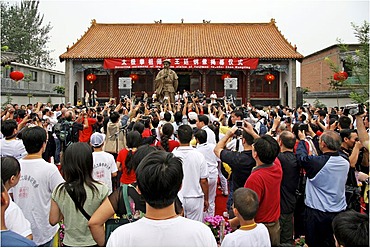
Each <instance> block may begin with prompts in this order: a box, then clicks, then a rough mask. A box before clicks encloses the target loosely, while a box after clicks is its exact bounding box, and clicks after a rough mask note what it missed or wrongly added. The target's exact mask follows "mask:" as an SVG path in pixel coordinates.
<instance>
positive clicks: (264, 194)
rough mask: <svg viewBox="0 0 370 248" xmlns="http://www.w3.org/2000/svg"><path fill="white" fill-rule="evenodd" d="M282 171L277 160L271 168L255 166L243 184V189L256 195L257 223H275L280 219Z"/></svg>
mask: <svg viewBox="0 0 370 248" xmlns="http://www.w3.org/2000/svg"><path fill="white" fill-rule="evenodd" d="M282 177H283V170H282V168H281V164H280V161H279V159H278V158H276V159H275V161H274V163H273V164H272V165H271V166H265V165H260V166H257V167H256V168H255V169H254V170H253V171H252V174H251V175H250V176H249V177H248V179H247V181H246V182H245V185H244V188H249V189H251V190H254V191H255V192H256V193H257V195H258V200H259V208H258V211H257V214H256V217H255V218H254V220H255V221H256V222H257V223H270V222H275V221H277V220H278V219H279V217H280V185H281V179H282Z"/></svg>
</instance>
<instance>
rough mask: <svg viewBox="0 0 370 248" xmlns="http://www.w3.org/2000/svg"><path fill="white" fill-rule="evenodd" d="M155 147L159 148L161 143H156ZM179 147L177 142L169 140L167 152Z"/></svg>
mask: <svg viewBox="0 0 370 248" xmlns="http://www.w3.org/2000/svg"><path fill="white" fill-rule="evenodd" d="M156 146H161V142H160V141H158V143H157V145H156ZM179 146H180V142H178V141H176V140H169V141H168V147H169V148H170V150H169V152H172V151H173V149H175V148H176V147H179Z"/></svg>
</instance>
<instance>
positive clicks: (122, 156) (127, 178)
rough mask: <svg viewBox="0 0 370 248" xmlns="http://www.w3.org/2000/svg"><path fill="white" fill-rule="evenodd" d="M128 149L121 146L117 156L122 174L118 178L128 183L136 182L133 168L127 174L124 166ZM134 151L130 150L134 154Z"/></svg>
mask: <svg viewBox="0 0 370 248" xmlns="http://www.w3.org/2000/svg"><path fill="white" fill-rule="evenodd" d="M128 152H129V150H127V149H126V148H123V149H122V150H121V151H120V152H119V153H118V156H117V162H120V163H121V171H122V175H121V178H120V182H121V183H124V184H130V183H134V182H136V174H135V170H131V171H130V173H129V174H127V168H126V163H125V162H126V158H127V155H128ZM134 153H135V152H132V154H134Z"/></svg>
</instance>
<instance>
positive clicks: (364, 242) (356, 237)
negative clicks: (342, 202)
mask: <svg viewBox="0 0 370 248" xmlns="http://www.w3.org/2000/svg"><path fill="white" fill-rule="evenodd" d="M332 227H333V233H334V238H335V246H337V247H341V246H345V247H348V246H352V247H361V246H362V247H368V245H369V216H368V215H367V214H361V213H359V212H356V211H354V210H349V211H345V212H342V213H339V214H338V215H337V216H335V218H334V220H333V222H332Z"/></svg>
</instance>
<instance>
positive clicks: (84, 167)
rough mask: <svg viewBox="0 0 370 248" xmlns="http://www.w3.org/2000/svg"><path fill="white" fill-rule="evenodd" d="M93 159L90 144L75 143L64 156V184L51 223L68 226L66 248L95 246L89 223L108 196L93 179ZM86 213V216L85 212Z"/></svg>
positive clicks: (57, 194)
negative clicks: (68, 247) (61, 222)
mask: <svg viewBox="0 0 370 248" xmlns="http://www.w3.org/2000/svg"><path fill="white" fill-rule="evenodd" d="M92 171H93V156H92V150H91V147H90V146H89V145H88V144H87V143H83V142H79V143H73V144H71V145H70V146H68V148H67V149H66V151H65V152H64V154H63V161H62V173H63V175H64V179H65V182H64V183H62V184H60V185H58V186H57V187H56V188H55V190H54V192H53V194H52V200H51V208H50V216H49V222H50V224H51V225H55V224H57V223H58V222H59V221H61V220H62V219H63V220H64V225H65V236H64V240H63V244H64V245H65V246H95V245H96V242H95V240H94V239H93V237H92V235H91V232H90V230H89V227H88V224H87V223H88V219H89V218H90V216H91V215H92V214H93V213H94V212H95V210H96V209H97V208H98V207H99V206H100V205H101V203H102V202H103V201H104V200H105V199H106V198H107V196H108V187H107V186H106V185H104V184H102V183H99V182H98V181H95V180H94V179H93V178H92ZM84 211H85V212H86V214H87V215H86V214H84V213H83V212H84Z"/></svg>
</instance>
